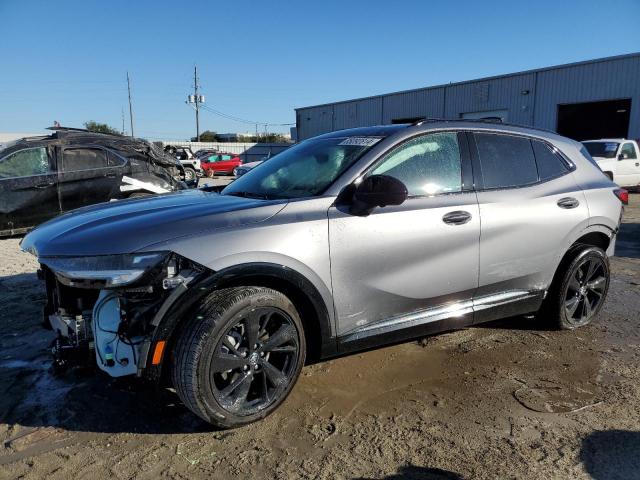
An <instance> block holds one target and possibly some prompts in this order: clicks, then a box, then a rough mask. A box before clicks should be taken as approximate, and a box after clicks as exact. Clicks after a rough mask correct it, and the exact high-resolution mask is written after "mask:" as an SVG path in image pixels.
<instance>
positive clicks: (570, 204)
mask: <svg viewBox="0 0 640 480" xmlns="http://www.w3.org/2000/svg"><path fill="white" fill-rule="evenodd" d="M578 205H580V202H579V201H578V200H577V199H575V198H573V197H564V198H561V199H560V200H558V206H559V207H560V208H566V209H569V208H576V207H577V206H578Z"/></svg>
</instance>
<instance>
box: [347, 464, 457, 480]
mask: <svg viewBox="0 0 640 480" xmlns="http://www.w3.org/2000/svg"><path fill="white" fill-rule="evenodd" d="M462 479H463V477H462V476H460V475H459V474H457V473H454V472H451V471H449V470H442V469H441V468H428V467H416V466H414V465H407V466H405V467H400V468H399V469H398V473H394V474H392V475H388V476H386V477H382V479H380V480H462ZM354 480H377V479H374V478H373V477H356V478H354Z"/></svg>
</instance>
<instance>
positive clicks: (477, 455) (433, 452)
mask: <svg viewBox="0 0 640 480" xmlns="http://www.w3.org/2000/svg"><path fill="white" fill-rule="evenodd" d="M18 241H19V239H8V240H2V241H0V319H1V320H0V395H1V396H0V441H1V442H2V443H1V444H0V478H29V479H32V478H33V479H35V478H45V477H46V478H53V479H56V478H60V479H65V480H69V479H71V478H73V479H83V478H91V479H97V478H114V479H125V478H126V479H128V478H151V479H158V478H249V477H251V478H323V479H334V478H337V479H340V478H375V479H379V478H390V479H400V478H416V479H417V478H420V479H471V478H473V479H476V478H501V479H508V478H518V479H521V478H523V479H524V478H535V479H539V478H540V479H548V478H563V479H566V478H595V479H607V480H610V479H631V478H640V383H639V380H640V365H639V364H640V362H639V360H640V329H639V328H638V322H639V321H640V314H639V311H640V195H634V196H633V197H632V205H631V206H630V207H629V208H628V209H627V212H626V214H625V225H624V227H623V231H622V234H621V239H620V242H619V247H620V248H619V249H618V251H617V254H618V257H616V258H613V259H612V261H611V265H612V271H613V277H612V282H611V289H610V293H609V299H608V301H607V303H606V305H605V307H604V310H603V312H602V314H601V315H600V318H599V319H598V321H597V322H596V323H595V324H592V325H591V326H589V327H587V328H584V329H581V330H579V331H577V332H558V331H550V330H546V329H545V328H544V326H542V325H541V324H540V322H538V321H536V320H530V319H525V318H514V319H509V320H507V321H502V322H498V323H494V324H490V325H486V326H483V327H478V328H470V329H467V330H463V331H459V332H454V333H449V334H444V335H440V336H436V337H431V338H428V339H425V340H423V341H421V342H412V343H406V344H402V345H397V346H393V347H390V348H385V349H381V350H376V351H371V352H367V353H363V354H358V355H353V356H350V357H344V358H340V359H337V360H333V361H330V362H326V363H322V364H318V365H314V366H309V367H306V368H305V369H304V370H303V374H302V376H301V378H300V381H299V382H298V384H297V386H296V387H295V389H294V391H293V393H292V394H291V396H290V397H289V399H288V400H287V401H286V402H285V404H284V405H283V406H282V407H281V408H280V409H279V410H278V411H277V412H276V413H275V414H273V415H272V416H270V417H269V418H267V419H266V420H264V421H262V422H260V423H257V424H254V425H251V426H248V427H245V428H241V429H238V430H233V431H215V430H212V429H211V428H210V427H209V426H208V425H206V424H204V423H203V422H201V421H199V420H198V419H196V418H195V417H194V416H193V415H192V414H191V413H189V412H188V411H187V410H186V409H185V408H184V407H183V406H181V405H180V404H179V402H178V400H177V398H176V397H175V396H174V395H173V394H171V393H167V394H161V395H158V394H156V393H155V392H154V391H152V390H148V389H145V388H143V387H141V386H140V385H138V384H136V383H132V382H127V381H122V380H121V381H114V380H110V379H109V378H107V377H105V376H103V375H87V374H86V373H82V372H75V373H71V374H69V375H67V376H65V377H63V378H55V377H53V376H52V375H51V373H50V371H49V358H48V354H47V345H48V343H49V342H50V340H51V334H50V333H49V332H47V331H45V330H41V329H40V327H39V324H40V322H41V315H40V308H41V303H42V301H43V291H42V289H41V287H40V285H39V282H38V281H37V279H36V276H35V269H36V263H35V262H34V260H33V258H31V257H30V256H29V255H26V254H23V253H21V252H19V249H18Z"/></svg>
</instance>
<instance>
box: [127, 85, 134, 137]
mask: <svg viewBox="0 0 640 480" xmlns="http://www.w3.org/2000/svg"><path fill="white" fill-rule="evenodd" d="M127 90H128V91H129V118H130V119H131V137H132V138H133V107H132V106H131V82H130V80H129V72H127Z"/></svg>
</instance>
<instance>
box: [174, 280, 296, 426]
mask: <svg viewBox="0 0 640 480" xmlns="http://www.w3.org/2000/svg"><path fill="white" fill-rule="evenodd" d="M305 351H306V345H305V337H304V333H303V328H302V322H301V320H300V316H299V315H298V312H297V311H296V309H295V307H294V306H293V304H292V303H291V302H290V301H289V299H288V298H287V297H285V296H284V295H283V294H282V293H280V292H278V291H276V290H272V289H269V288H263V287H238V288H229V289H223V290H219V291H216V292H214V293H213V294H212V295H210V296H209V297H208V298H207V299H206V300H205V302H204V303H203V305H202V306H201V307H200V308H198V309H197V310H196V311H195V312H194V314H193V316H192V318H191V319H190V320H188V321H187V323H186V324H185V325H184V327H183V328H182V330H181V332H180V334H179V336H178V339H177V341H176V344H175V349H174V352H173V356H172V376H173V383H174V386H175V388H176V390H177V392H178V395H179V396H180V398H181V400H182V401H183V402H184V404H185V405H186V406H187V407H188V408H189V409H190V410H191V411H193V412H194V413H195V414H196V415H198V416H200V417H201V418H203V419H204V420H206V421H207V422H210V423H212V424H214V425H216V426H219V427H222V428H232V427H237V426H240V425H244V424H247V423H251V422H254V421H256V420H259V419H262V418H264V417H266V416H267V415H269V414H270V413H271V412H273V411H274V410H275V409H276V408H277V407H278V406H279V405H280V404H281V403H282V402H283V401H284V399H285V398H286V397H287V395H288V394H289V392H290V391H291V389H292V388H293V385H294V384H295V382H296V380H297V378H298V376H299V374H300V370H301V369H302V366H303V364H304V360H305Z"/></svg>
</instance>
